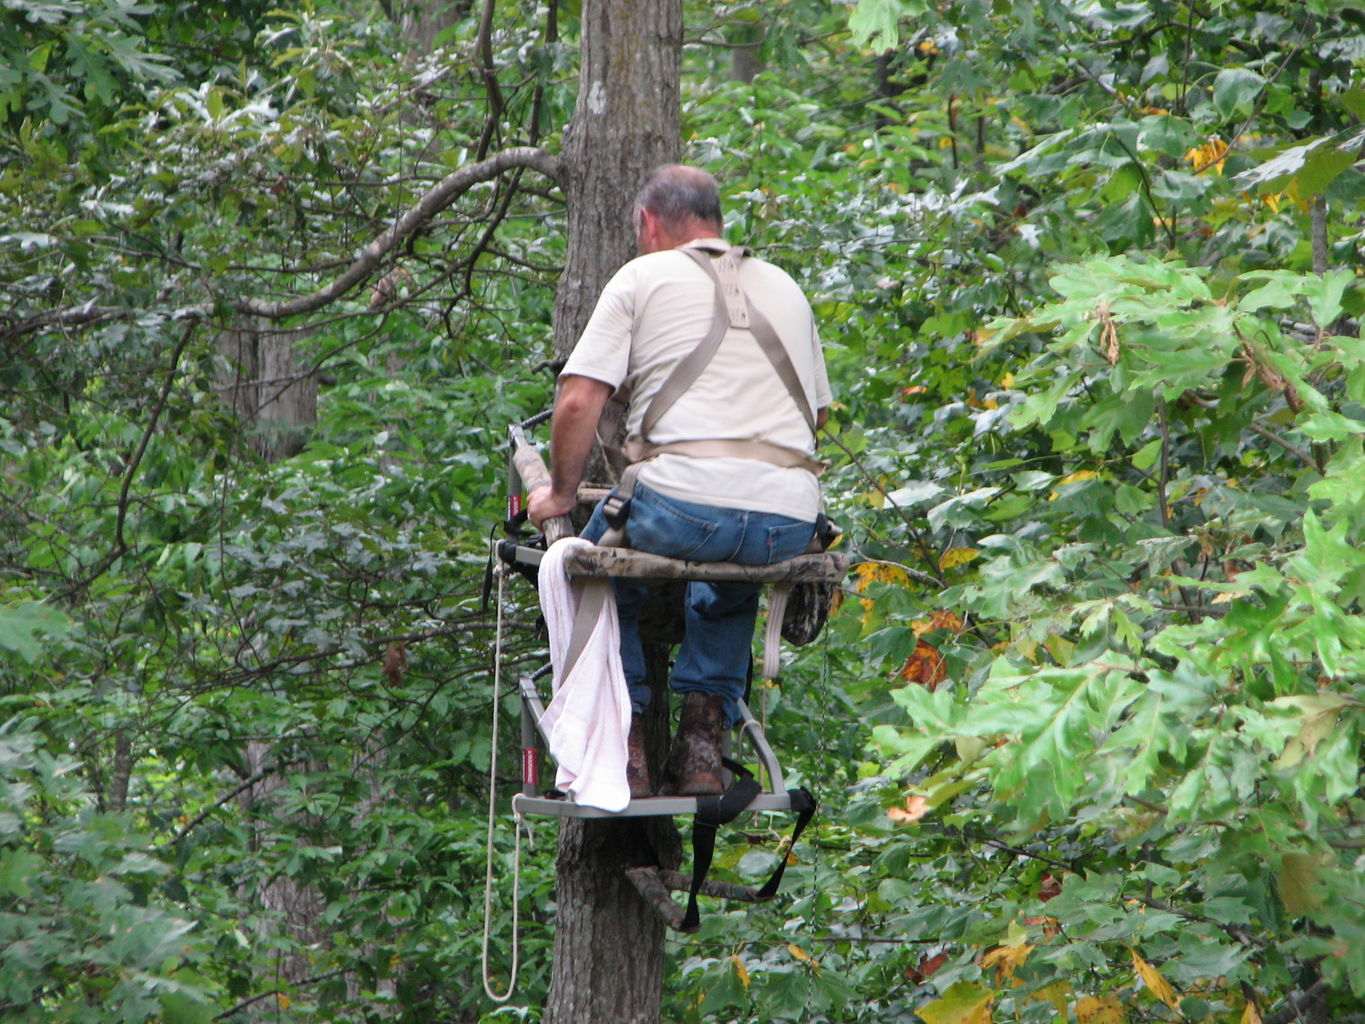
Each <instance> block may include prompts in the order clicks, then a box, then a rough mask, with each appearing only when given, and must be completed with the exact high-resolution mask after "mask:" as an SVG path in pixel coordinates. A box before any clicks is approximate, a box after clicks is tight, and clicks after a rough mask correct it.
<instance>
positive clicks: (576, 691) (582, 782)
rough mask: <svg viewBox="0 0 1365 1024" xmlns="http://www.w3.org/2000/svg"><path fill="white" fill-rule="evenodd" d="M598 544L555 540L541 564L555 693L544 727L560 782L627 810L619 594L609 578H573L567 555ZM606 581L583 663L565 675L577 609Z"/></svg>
mask: <svg viewBox="0 0 1365 1024" xmlns="http://www.w3.org/2000/svg"><path fill="white" fill-rule="evenodd" d="M591 546H592V545H591V544H590V543H589V542H588V541H585V540H582V539H581V538H578V537H566V538H564V539H563V540H559V541H556V542H555V543H554V544H552V545H551V546H550V550H549V551H547V552H546V553H545V557H544V558H543V559H542V560H541V563H540V608H541V611H542V612H543V613H544V615H545V625H546V628H547V629H548V631H549V634H550V662H551V664H552V665H553V666H554V698H553V699H552V700H551V701H550V704H549V706H548V707H547V708H546V709H545V715H544V716H543V717H542V718H541V727H542V729H543V730H544V732H545V734H546V735H548V736H549V738H550V756H552V757H553V758H554V759H555V762H556V763H557V764H558V766H559V767H558V771H557V772H556V774H555V786H556V787H557V788H559V789H561V790H563V791H564V792H565V793H567V794H568V796H569V799H570V800H572V801H574V802H575V803H579V804H585V805H587V806H589V807H600V808H601V809H602V810H604V811H620V810H624V809H625V806H626V805H627V804H628V803H630V787H629V786H628V785H627V783H626V736H627V734H628V733H629V732H630V693H629V692H628V691H627V689H626V676H625V672H624V671H622V669H621V628H620V624H619V623H618V622H617V619H616V597H615V595H614V593H613V592H612V590H611V583H610V581H608V580H590V581H584V580H578V581H573V582H571V581H570V580H569V576H568V573H567V572H566V571H565V569H564V559H565V557H566V556H567V555H568V553H569V552H570V551H572V550H573V549H574V548H576V547H591ZM589 585H595V586H605V587H606V588H607V593H606V600H605V602H604V603H603V607H602V611H601V614H599V615H598V617H597V622H596V623H594V625H593V629H592V633H591V635H590V636H589V637H588V640H587V642H586V643H585V644H584V646H583V652H582V654H580V655H579V658H578V661H577V663H575V664H574V665H573V666H572V668H570V670H569V672H568V674H567V676H566V675H565V673H564V659H565V656H566V655H567V653H568V650H569V640H570V637H571V636H572V635H573V623H574V614H575V612H577V610H578V602H579V600H580V599H581V598H582V596H583V590H584V588H585V587H586V586H589Z"/></svg>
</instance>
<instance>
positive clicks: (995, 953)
mask: <svg viewBox="0 0 1365 1024" xmlns="http://www.w3.org/2000/svg"><path fill="white" fill-rule="evenodd" d="M1032 952H1033V947H1032V946H1030V945H1029V944H1028V943H1026V942H1021V943H1017V944H1015V943H1011V944H1009V945H1005V946H996V947H995V948H994V949H993V950H991V951H990V952H989V953H987V954H986V955H985V956H983V957H982V958H981V966H982V967H994V968H996V969H997V970H999V972H1000V980H1001V981H1004V980H1006V979H1008V978H1012V977H1014V972H1015V970H1017V969H1018V967H1019V965H1020V964H1022V963H1023V962H1024V961H1025V960H1027V959H1028V955H1029V954H1030V953H1032Z"/></svg>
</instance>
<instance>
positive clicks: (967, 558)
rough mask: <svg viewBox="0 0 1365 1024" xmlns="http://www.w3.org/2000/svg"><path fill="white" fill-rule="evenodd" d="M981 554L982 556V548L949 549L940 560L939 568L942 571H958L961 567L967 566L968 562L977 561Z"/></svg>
mask: <svg viewBox="0 0 1365 1024" xmlns="http://www.w3.org/2000/svg"><path fill="white" fill-rule="evenodd" d="M979 554H981V549H980V548H949V549H948V550H947V551H945V552H943V557H942V558H940V559H939V560H938V567H939V568H940V569H956V568H957V567H958V566H959V565H966V564H967V563H968V562H971V561H975V560H976V556H977V555H979Z"/></svg>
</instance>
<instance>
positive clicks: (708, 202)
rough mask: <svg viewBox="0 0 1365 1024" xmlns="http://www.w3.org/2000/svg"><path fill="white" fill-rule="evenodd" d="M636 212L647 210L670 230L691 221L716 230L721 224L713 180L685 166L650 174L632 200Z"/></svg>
mask: <svg viewBox="0 0 1365 1024" xmlns="http://www.w3.org/2000/svg"><path fill="white" fill-rule="evenodd" d="M635 209H636V210H648V211H649V212H650V213H652V214H654V216H656V217H658V218H659V219H660V220H661V221H663V223H664V224H665V225H667V226H668V227H670V228H678V227H681V226H683V225H685V224H686V223H687V222H688V221H690V220H692V219H694V218H695V219H697V220H700V221H704V222H706V223H708V224H714V225H715V226H716V228H718V229H719V228H720V227H722V226H723V224H724V219H723V218H722V216H721V212H720V187H719V186H718V185H717V184H716V179H715V178H713V177H712V176H711V175H710V174H708V173H707V172H706V171H703V170H702V169H701V168H700V167H689V166H688V165H687V164H666V165H665V166H663V167H656V168H655V169H654V170H653V171H651V172H650V174H649V177H648V178H646V179H645V184H644V187H643V188H641V189H640V191H639V193H638V194H637V195H636V197H635Z"/></svg>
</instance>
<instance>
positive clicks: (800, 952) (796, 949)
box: [787, 942, 820, 971]
mask: <svg viewBox="0 0 1365 1024" xmlns="http://www.w3.org/2000/svg"><path fill="white" fill-rule="evenodd" d="M787 952H788V953H790V954H791V955H792V956H794V957H795V958H796V959H797V960H800V961H801V962H802V963H803V964H810V965H811V967H813V968H815V969H816V970H817V971H818V970H819V969H820V962H819V961H818V960H816V959H814V958H813V957H812V956H811V955H810V954H809V953H807V952H806V951H805V950H804V949H802V948H801V947H800V946H798V945H797V944H796V943H794V942H789V943H787Z"/></svg>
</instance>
